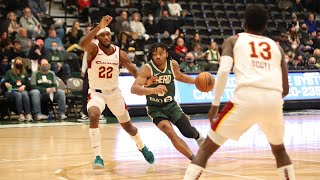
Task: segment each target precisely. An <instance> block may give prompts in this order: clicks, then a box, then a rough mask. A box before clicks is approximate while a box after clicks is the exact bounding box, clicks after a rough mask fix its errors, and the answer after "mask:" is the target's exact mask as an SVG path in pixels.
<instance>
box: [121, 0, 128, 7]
mask: <svg viewBox="0 0 320 180" xmlns="http://www.w3.org/2000/svg"><path fill="white" fill-rule="evenodd" d="M119 1H120V7H128V6H129V5H130V0H119Z"/></svg>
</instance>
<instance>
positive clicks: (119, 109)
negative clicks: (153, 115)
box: [106, 89, 154, 164]
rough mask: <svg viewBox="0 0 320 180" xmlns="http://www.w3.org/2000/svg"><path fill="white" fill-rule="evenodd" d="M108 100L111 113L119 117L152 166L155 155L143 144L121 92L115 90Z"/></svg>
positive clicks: (122, 125)
mask: <svg viewBox="0 0 320 180" xmlns="http://www.w3.org/2000/svg"><path fill="white" fill-rule="evenodd" d="M106 99H107V105H108V107H109V109H110V111H111V112H112V113H113V114H114V115H115V116H116V117H117V119H118V121H119V123H120V125H121V127H122V128H123V129H124V130H125V131H126V132H127V133H128V134H129V135H130V137H131V139H132V140H134V141H135V143H136V145H137V148H138V149H139V151H140V152H141V153H142V154H143V156H144V158H145V159H146V161H148V162H149V163H150V164H152V163H153V162H154V156H153V153H152V152H151V151H149V150H148V148H147V146H146V145H145V144H144V143H143V141H142V139H141V137H140V134H139V131H138V128H136V127H135V126H134V125H133V124H132V122H131V121H130V115H129V112H128V110H127V108H126V107H127V106H126V104H125V102H124V100H123V97H122V95H121V92H120V90H119V89H117V90H115V92H113V93H112V94H111V95H110V96H107V97H106Z"/></svg>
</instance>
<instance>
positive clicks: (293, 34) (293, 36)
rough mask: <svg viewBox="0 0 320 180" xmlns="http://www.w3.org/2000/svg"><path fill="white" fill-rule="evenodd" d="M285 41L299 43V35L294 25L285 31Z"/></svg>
mask: <svg viewBox="0 0 320 180" xmlns="http://www.w3.org/2000/svg"><path fill="white" fill-rule="evenodd" d="M286 39H287V41H288V42H289V43H292V42H293V41H295V42H297V43H298V44H300V37H299V34H298V32H297V31H296V27H295V26H291V27H290V28H289V31H288V33H287V38H286Z"/></svg>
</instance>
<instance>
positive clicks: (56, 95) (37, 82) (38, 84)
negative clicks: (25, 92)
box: [30, 59, 68, 120]
mask: <svg viewBox="0 0 320 180" xmlns="http://www.w3.org/2000/svg"><path fill="white" fill-rule="evenodd" d="M49 69H50V65H49V62H48V60H47V59H41V61H40V70H39V71H38V72H34V73H33V74H32V76H31V86H32V90H31V91H30V97H31V102H32V105H33V107H32V109H33V110H32V112H33V113H34V116H35V119H36V120H42V119H48V116H46V115H43V114H42V113H41V100H43V101H46V100H47V101H48V100H49V101H50V100H51V101H56V102H58V107H59V115H58V118H59V119H61V120H64V119H67V118H68V117H67V116H66V115H65V108H66V96H65V92H64V91H63V90H61V89H57V77H56V75H55V74H54V72H52V71H50V70H49Z"/></svg>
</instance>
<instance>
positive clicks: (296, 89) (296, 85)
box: [119, 72, 320, 106]
mask: <svg viewBox="0 0 320 180" xmlns="http://www.w3.org/2000/svg"><path fill="white" fill-rule="evenodd" d="M191 76H192V77H196V76H197V75H191ZM119 80H120V84H119V86H120V89H121V92H122V94H123V97H124V99H125V101H126V103H127V105H129V106H138V105H145V104H146V98H145V96H138V95H135V94H132V93H131V91H130V89H131V86H132V84H133V82H134V78H133V77H132V76H120V77H119ZM175 85H176V96H175V99H176V101H177V102H178V103H180V104H200V103H211V102H212V99H213V95H214V92H213V91H210V92H208V93H203V92H200V91H199V90H197V88H196V87H195V85H191V84H185V83H182V82H179V81H176V82H175ZM289 85H290V92H289V95H288V96H287V97H285V100H311V99H320V73H319V72H290V73H289ZM235 87H236V82H235V77H234V74H230V75H229V79H228V83H227V85H226V88H225V91H224V94H223V95H222V98H221V102H227V101H229V100H230V98H231V97H232V94H233V91H234V89H235Z"/></svg>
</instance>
